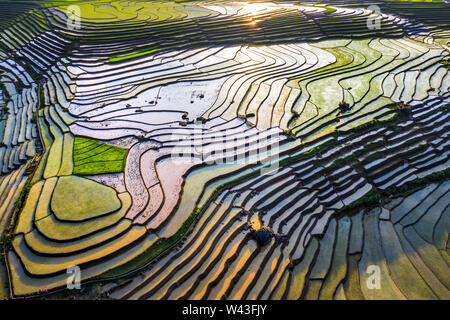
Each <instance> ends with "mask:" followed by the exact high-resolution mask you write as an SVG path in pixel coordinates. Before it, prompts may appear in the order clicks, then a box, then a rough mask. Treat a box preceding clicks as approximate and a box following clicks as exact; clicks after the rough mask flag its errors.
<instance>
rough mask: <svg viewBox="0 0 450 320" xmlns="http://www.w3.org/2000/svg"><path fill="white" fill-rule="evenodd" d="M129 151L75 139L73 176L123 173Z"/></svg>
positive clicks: (94, 141) (80, 138)
mask: <svg viewBox="0 0 450 320" xmlns="http://www.w3.org/2000/svg"><path fill="white" fill-rule="evenodd" d="M127 154H128V150H127V149H125V148H120V147H116V146H112V145H109V144H106V143H102V142H98V141H96V140H94V139H89V138H83V137H75V139H74V144H73V174H75V175H95V174H104V173H118V172H123V170H124V168H125V161H126V157H127Z"/></svg>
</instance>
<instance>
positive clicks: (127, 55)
mask: <svg viewBox="0 0 450 320" xmlns="http://www.w3.org/2000/svg"><path fill="white" fill-rule="evenodd" d="M155 52H158V48H157V47H156V46H152V47H148V48H141V49H137V50H133V51H128V52H123V53H118V54H114V55H112V56H110V58H109V59H108V61H109V62H111V63H114V62H120V61H123V60H130V59H134V58H138V57H141V56H146V55H148V54H152V53H155Z"/></svg>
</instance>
